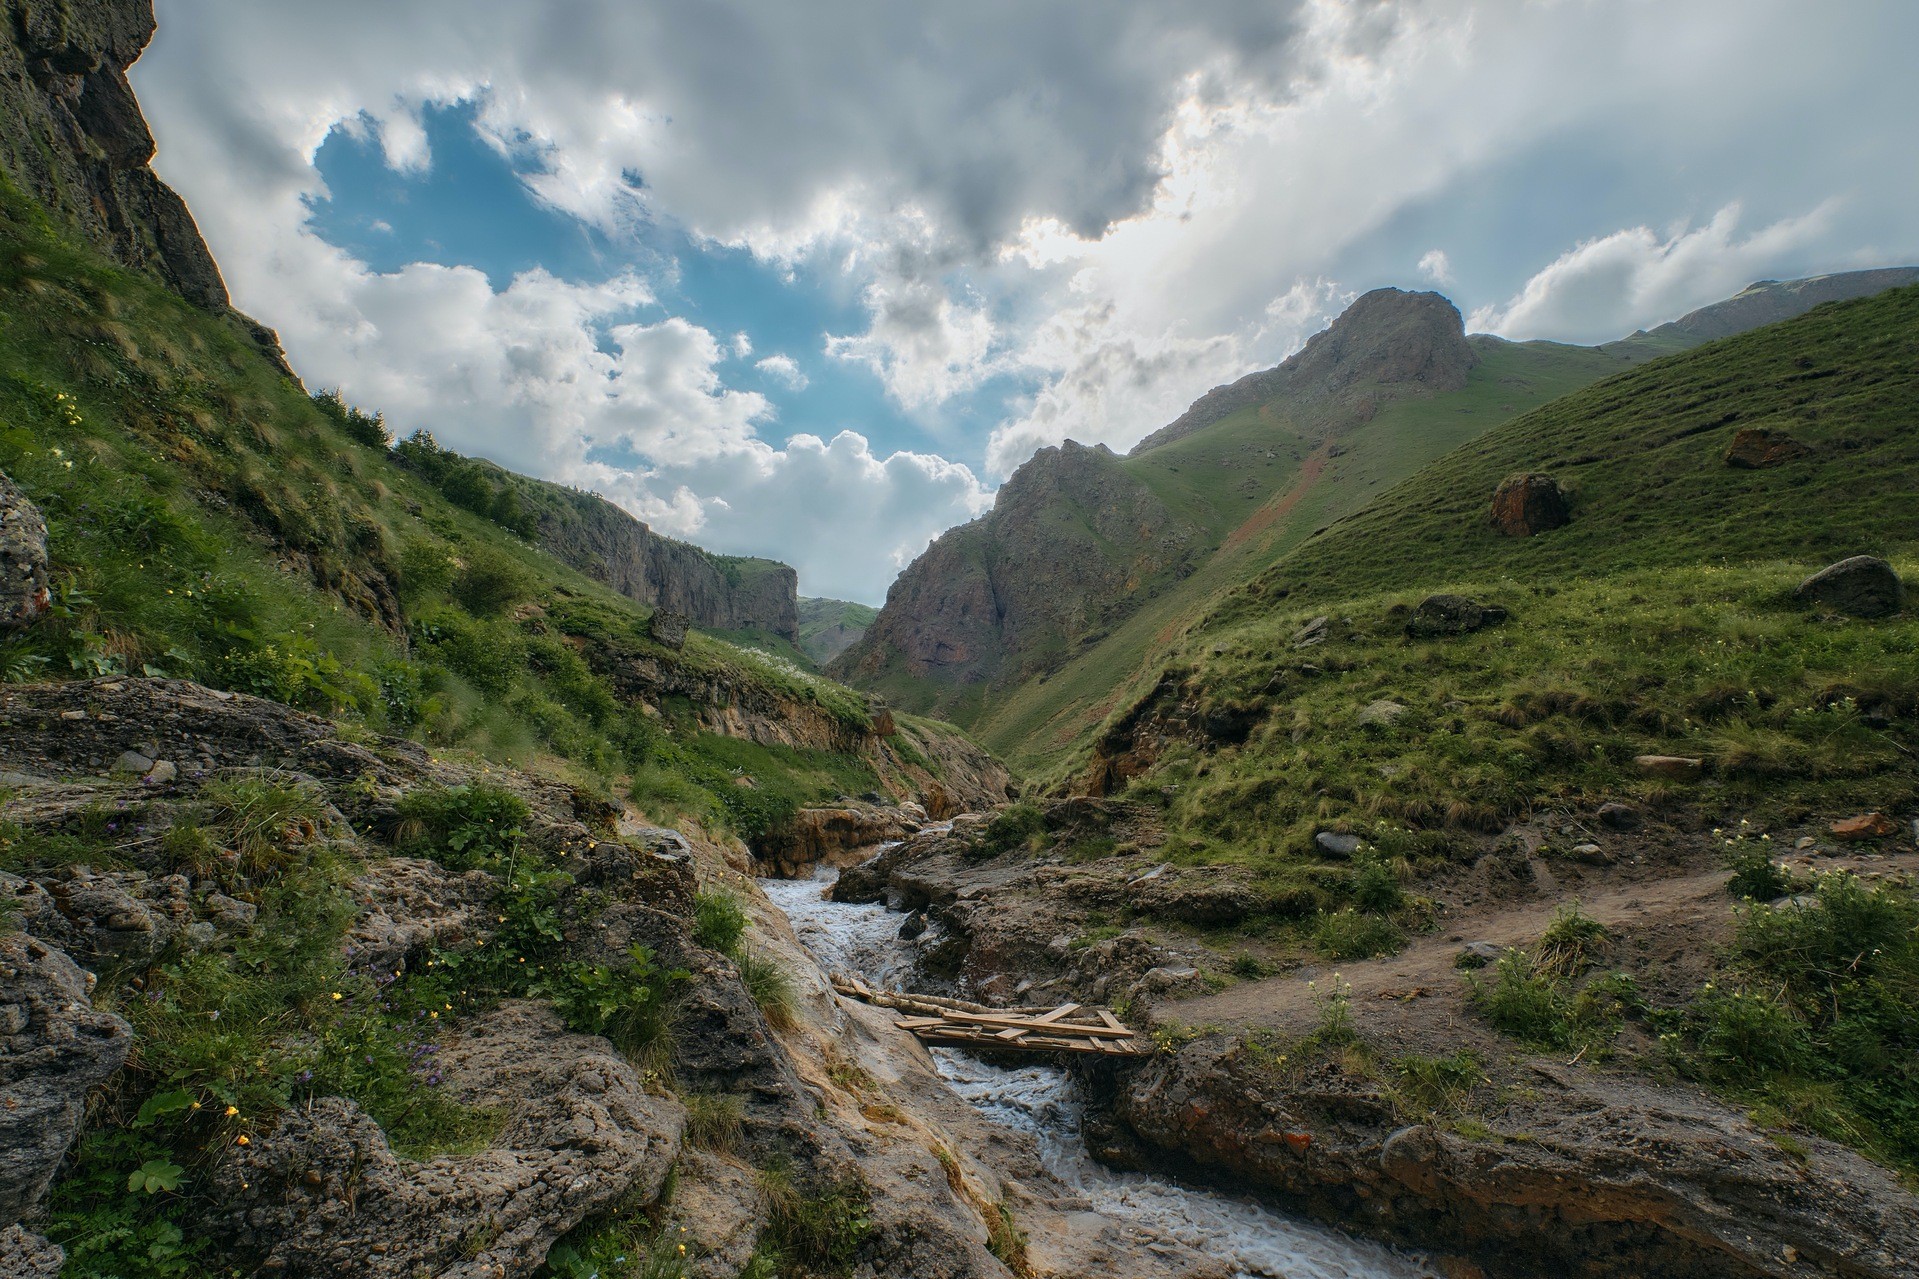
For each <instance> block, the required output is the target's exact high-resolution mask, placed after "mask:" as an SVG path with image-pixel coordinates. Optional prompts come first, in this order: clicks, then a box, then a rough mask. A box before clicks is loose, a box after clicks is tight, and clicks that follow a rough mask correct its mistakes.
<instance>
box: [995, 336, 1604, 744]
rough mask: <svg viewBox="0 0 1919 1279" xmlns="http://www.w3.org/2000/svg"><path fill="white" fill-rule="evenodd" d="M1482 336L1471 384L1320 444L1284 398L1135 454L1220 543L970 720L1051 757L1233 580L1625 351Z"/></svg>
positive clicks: (1398, 404)
mask: <svg viewBox="0 0 1919 1279" xmlns="http://www.w3.org/2000/svg"><path fill="white" fill-rule="evenodd" d="M1474 343H1475V345H1476V346H1477V347H1478V350H1479V353H1480V357H1481V362H1480V364H1479V366H1478V367H1476V368H1475V369H1473V371H1472V372H1471V374H1470V375H1469V377H1468V382H1467V386H1466V388H1465V389H1464V390H1462V391H1457V392H1452V393H1449V394H1445V395H1436V396H1415V397H1407V398H1404V399H1399V400H1395V401H1392V402H1391V403H1389V404H1387V405H1386V406H1385V407H1384V408H1382V409H1381V410H1380V411H1379V413H1378V414H1377V415H1376V416H1375V417H1373V418H1372V420H1370V421H1368V422H1365V423H1363V424H1360V425H1358V426H1356V427H1353V428H1351V429H1349V430H1346V431H1343V432H1341V433H1340V434H1339V435H1338V436H1337V438H1335V439H1334V440H1332V441H1329V442H1327V443H1325V444H1322V445H1317V446H1316V445H1314V444H1313V443H1312V442H1311V439H1310V434H1309V432H1308V431H1307V430H1306V429H1304V427H1301V426H1299V425H1297V424H1290V423H1289V422H1288V421H1287V420H1286V418H1285V417H1284V415H1283V414H1284V406H1283V405H1277V404H1268V405H1263V406H1260V407H1258V408H1250V409H1243V410H1241V411H1240V412H1238V413H1235V414H1233V415H1232V416H1231V417H1228V418H1225V419H1223V420H1222V421H1220V422H1218V423H1215V424H1214V425H1212V426H1209V427H1207V428H1205V429H1204V430H1202V431H1199V432H1197V433H1196V434H1194V435H1191V436H1188V437H1187V438H1185V439H1183V440H1179V441H1176V442H1174V443H1172V444H1168V445H1165V446H1162V447H1160V448H1156V449H1153V450H1151V451H1150V452H1147V453H1144V454H1142V455H1140V456H1138V457H1131V458H1127V459H1125V462H1124V465H1125V466H1126V467H1127V468H1128V469H1129V470H1131V471H1132V472H1133V473H1134V474H1135V475H1136V476H1138V477H1139V478H1140V479H1141V480H1143V481H1144V482H1145V483H1147V484H1148V485H1149V486H1151V487H1152V489H1153V490H1154V492H1155V493H1157V494H1158V495H1159V497H1160V499H1161V500H1162V501H1164V502H1166V503H1167V504H1168V505H1169V506H1171V507H1172V508H1173V509H1174V510H1176V511H1178V512H1179V513H1180V514H1181V515H1183V516H1185V517H1186V518H1188V519H1190V520H1192V521H1193V522H1194V523H1197V524H1200V525H1201V526H1202V527H1205V528H1207V529H1208V530H1209V531H1210V532H1211V533H1212V534H1213V536H1214V537H1215V538H1216V539H1217V541H1218V543H1219V550H1218V551H1217V552H1216V553H1215V554H1214V555H1213V556H1212V557H1210V558H1209V559H1208V560H1207V562H1206V563H1205V564H1204V565H1203V566H1202V567H1201V568H1200V570H1199V571H1198V572H1196V573H1194V574H1193V575H1192V576H1190V577H1188V578H1186V579H1184V580H1183V581H1180V582H1179V583H1178V584H1177V585H1176V586H1174V587H1173V588H1172V589H1170V590H1168V591H1166V592H1165V593H1163V594H1161V595H1159V596H1158V597H1157V598H1155V599H1152V600H1150V601H1149V602H1148V603H1147V604H1145V605H1144V606H1143V607H1142V608H1140V610H1139V611H1138V612H1136V613H1134V614H1133V615H1132V616H1131V617H1129V618H1128V619H1126V620H1125V621H1124V622H1122V623H1121V624H1120V625H1119V626H1117V627H1115V628H1113V630H1112V631H1111V633H1110V634H1107V635H1103V636H1101V637H1100V638H1099V639H1098V641H1097V642H1096V643H1095V644H1093V645H1091V646H1089V647H1087V648H1085V649H1084V650H1083V651H1082V652H1080V653H1078V654H1076V655H1074V656H1073V658H1072V659H1071V660H1070V661H1069V662H1067V663H1065V664H1064V665H1063V666H1062V667H1061V668H1060V669H1058V670H1056V671H1054V672H1053V673H1051V674H1049V675H1047V676H1046V677H1044V678H1043V679H1040V680H1037V681H1030V682H1028V683H1026V684H1024V685H1022V686H1020V687H1017V688H1013V689H1008V690H1006V691H1005V692H1004V693H1003V694H1001V695H999V696H996V697H995V698H993V699H992V702H991V709H990V710H989V711H988V712H987V713H986V714H985V715H984V716H983V717H982V718H981V719H980V720H979V721H978V722H977V723H976V724H974V725H973V730H974V731H975V732H976V733H977V734H978V735H979V736H980V737H981V739H982V740H984V741H986V742H987V743H989V744H990V745H991V746H992V748H993V749H994V750H996V751H998V752H1000V753H1001V754H1002V755H1004V756H1006V757H1007V758H1009V759H1012V760H1015V761H1016V762H1019V763H1021V764H1024V765H1026V766H1028V767H1038V768H1042V769H1043V768H1045V767H1046V766H1047V764H1048V763H1049V762H1050V761H1052V760H1054V759H1056V758H1057V757H1058V755H1059V752H1060V751H1061V750H1062V749H1068V748H1070V747H1071V746H1073V745H1074V744H1075V743H1080V742H1083V741H1084V740H1085V738H1086V736H1087V735H1088V734H1089V733H1090V732H1091V730H1092V729H1093V728H1095V727H1096V726H1097V725H1098V724H1099V722H1100V721H1101V720H1103V719H1104V718H1105V717H1106V715H1107V714H1108V713H1110V711H1111V710H1112V709H1113V707H1114V706H1115V705H1117V704H1118V701H1119V699H1120V698H1122V697H1123V696H1124V695H1125V693H1126V690H1128V689H1129V688H1130V687H1131V686H1132V685H1133V684H1134V683H1136V682H1137V681H1138V680H1140V679H1143V678H1146V677H1147V676H1149V675H1150V674H1151V673H1152V672H1153V671H1155V670H1156V669H1157V667H1158V661H1159V659H1160V658H1162V657H1163V655H1164V652H1165V648H1166V645H1167V644H1168V643H1169V642H1170V641H1171V640H1172V639H1173V638H1174V637H1176V636H1177V635H1178V634H1179V632H1180V631H1181V630H1183V629H1184V628H1185V626H1186V625H1187V624H1188V623H1190V621H1191V620H1192V619H1193V618H1195V617H1198V616H1201V615H1203V614H1205V613H1206V612H1208V611H1210V609H1211V607H1212V601H1214V600H1215V599H1216V598H1218V597H1219V596H1220V595H1221V594H1222V593H1223V592H1225V591H1227V590H1230V589H1231V588H1233V587H1235V586H1237V585H1239V584H1241V583H1243V582H1245V581H1246V580H1247V579H1248V578H1249V577H1251V576H1253V575H1254V574H1256V573H1258V572H1260V571H1262V570H1263V569H1265V568H1267V567H1268V566H1270V565H1271V564H1272V563H1273V561H1274V560H1275V559H1277V558H1278V557H1280V556H1282V555H1284V554H1285V553H1286V552H1287V551H1289V550H1291V549H1292V548H1293V547H1296V546H1298V545H1299V544H1300V543H1301V542H1303V541H1304V540H1305V539H1306V538H1308V537H1309V536H1311V534H1312V533H1313V531H1314V530H1315V529H1318V528H1321V527H1323V526H1324V525H1326V524H1327V523H1329V522H1331V521H1332V520H1335V519H1337V518H1339V517H1341V516H1343V515H1346V514H1349V513H1351V512H1352V511H1354V510H1357V509H1358V508H1359V507H1361V506H1362V505H1364V504H1365V503H1367V502H1369V501H1371V500H1372V499H1373V498H1375V497H1376V496H1378V495H1379V494H1380V493H1381V492H1382V490H1383V489H1384V488H1385V487H1389V486H1390V485H1392V484H1393V483H1395V482H1397V481H1398V480H1401V479H1403V478H1405V477H1406V476H1408V475H1411V474H1412V473H1413V472H1414V471H1416V470H1418V469H1419V468H1420V467H1422V466H1424V465H1426V464H1427V463H1428V462H1431V461H1432V460H1433V459H1435V458H1438V457H1440V456H1442V455H1443V454H1445V453H1447V452H1448V451H1450V450H1452V449H1453V448H1456V447H1457V446H1459V445H1460V444H1462V443H1464V442H1466V441H1468V440H1471V439H1474V438H1476V437H1478V436H1479V435H1481V434H1483V433H1484V432H1486V431H1488V430H1490V429H1491V428H1492V427H1494V426H1496V425H1498V424H1499V423H1501V422H1504V421H1507V420H1509V419H1510V418H1512V417H1513V416H1514V415H1515V414H1517V413H1520V412H1524V411H1525V410H1527V409H1531V408H1535V407H1537V406H1539V405H1541V404H1545V403H1547V402H1548V401H1551V400H1554V399H1557V398H1559V397H1560V396H1562V395H1565V394H1566V393H1568V392H1570V391H1573V390H1576V389H1578V388H1579V387H1582V386H1586V385H1588V384H1590V383H1592V382H1593V381H1595V380H1597V379H1599V378H1602V377H1605V376H1606V375H1608V374H1610V373H1613V372H1617V371H1618V370H1619V369H1620V368H1622V367H1625V366H1627V364H1628V362H1629V361H1628V357H1626V356H1621V355H1611V354H1607V353H1605V352H1602V351H1599V350H1596V349H1594V348H1589V347H1577V346H1565V345H1562V344H1559V343H1553V342H1525V343H1513V342H1502V341H1500V340H1498V339H1496V338H1476V339H1474Z"/></svg>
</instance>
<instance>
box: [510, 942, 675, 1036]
mask: <svg viewBox="0 0 1919 1279" xmlns="http://www.w3.org/2000/svg"><path fill="white" fill-rule="evenodd" d="M686 976H687V974H686V973H685V972H684V971H682V970H679V969H674V970H670V971H669V970H666V969H662V968H660V967H659V966H658V965H657V964H655V963H654V962H653V952H652V951H650V950H648V949H647V948H646V947H645V946H642V945H639V944H637V943H636V944H634V945H633V946H630V947H628V948H627V961H626V962H625V963H623V964H617V965H606V964H587V963H579V962H574V963H567V964H562V965H560V968H559V971H558V973H557V974H556V975H555V976H553V977H551V978H548V979H547V980H546V981H545V982H543V983H542V984H541V987H540V990H541V993H542V994H544V995H546V997H547V998H548V999H550V1000H552V1001H553V1007H554V1008H555V1009H556V1010H557V1011H558V1012H559V1014H560V1016H561V1017H563V1018H565V1019H566V1024H567V1027H568V1029H570V1030H575V1031H578V1032H579V1033H581V1034H583V1035H604V1036H606V1038H607V1039H608V1040H609V1041H610V1042H611V1043H612V1045H613V1046H614V1047H615V1048H617V1049H619V1050H620V1051H621V1052H623V1053H625V1054H626V1055H627V1056H628V1057H630V1058H632V1059H633V1060H635V1061H642V1060H644V1061H659V1060H662V1059H663V1058H664V1056H665V1052H666V1048H667V1045H668V1037H669V1034H670V1032H671V1030H672V1003H671V992H672V987H673V984H674V983H676V982H679V981H684V980H685V979H686Z"/></svg>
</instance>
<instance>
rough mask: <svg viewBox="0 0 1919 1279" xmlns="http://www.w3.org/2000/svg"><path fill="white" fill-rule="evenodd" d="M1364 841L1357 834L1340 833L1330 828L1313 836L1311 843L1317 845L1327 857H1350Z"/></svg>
mask: <svg viewBox="0 0 1919 1279" xmlns="http://www.w3.org/2000/svg"><path fill="white" fill-rule="evenodd" d="M1365 842H1366V841H1365V840H1363V839H1361V838H1360V837H1359V836H1357V835H1341V834H1339V833H1338V832H1337V831H1330V830H1323V831H1321V832H1319V834H1317V835H1315V836H1313V843H1315V844H1317V845H1319V851H1320V852H1322V853H1325V854H1326V855H1327V856H1329V857H1351V856H1352V855H1353V854H1354V853H1356V852H1358V851H1359V846H1360V845H1361V844H1363V843H1365Z"/></svg>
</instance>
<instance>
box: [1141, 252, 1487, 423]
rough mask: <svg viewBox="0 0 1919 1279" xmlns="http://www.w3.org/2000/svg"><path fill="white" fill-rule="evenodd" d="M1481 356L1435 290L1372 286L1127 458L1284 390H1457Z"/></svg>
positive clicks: (1321, 396)
mask: <svg viewBox="0 0 1919 1279" xmlns="http://www.w3.org/2000/svg"><path fill="white" fill-rule="evenodd" d="M1478 362H1479V356H1478V355H1477V354H1476V353H1475V352H1474V350H1473V348H1472V345H1471V344H1470V343H1468V342H1467V341H1466V324H1465V321H1464V320H1463V319H1461V318H1460V314H1459V308H1458V307H1456V306H1454V305H1453V304H1452V303H1451V302H1450V301H1448V300H1447V299H1446V298H1444V297H1442V296H1441V295H1439V294H1437V293H1409V292H1407V291H1406V290H1404V289H1391V288H1388V289H1374V290H1372V291H1371V292H1370V293H1362V294H1361V295H1360V296H1359V297H1358V298H1356V299H1354V301H1353V303H1352V305H1350V306H1348V307H1347V308H1346V310H1345V311H1343V312H1342V313H1341V314H1340V316H1339V318H1338V319H1337V320H1334V321H1333V323H1332V325H1331V326H1330V327H1329V328H1327V329H1325V330H1323V331H1321V332H1319V333H1316V334H1314V335H1313V336H1312V337H1311V338H1310V339H1309V340H1308V341H1307V343H1306V345H1305V346H1304V347H1303V348H1302V349H1301V350H1299V351H1298V352H1297V353H1295V354H1294V355H1292V356H1290V357H1289V358H1288V359H1287V360H1286V361H1285V362H1284V363H1283V364H1281V365H1280V366H1279V367H1278V368H1273V369H1267V370H1265V371H1263V372H1260V373H1250V374H1248V375H1246V376H1245V377H1243V378H1241V379H1239V380H1238V381H1237V382H1231V383H1228V384H1227V385H1225V386H1217V387H1214V388H1213V389H1212V390H1210V391H1208V392H1207V393H1206V394H1204V395H1202V396H1200V397H1199V399H1197V400H1195V401H1194V402H1193V405H1192V407H1191V408H1189V409H1187V410H1186V412H1184V413H1182V414H1181V415H1180V416H1179V417H1178V418H1177V419H1176V420H1175V421H1174V422H1173V423H1172V424H1171V425H1169V426H1164V427H1161V428H1160V429H1159V430H1157V431H1155V432H1153V433H1152V434H1151V435H1149V436H1147V437H1146V438H1145V439H1143V440H1141V441H1140V442H1139V443H1138V444H1137V445H1135V446H1134V448H1133V451H1132V453H1131V455H1130V456H1133V457H1137V456H1139V455H1140V454H1141V453H1144V452H1146V451H1148V450H1149V449H1154V448H1158V447H1159V446H1160V445H1162V444H1170V443H1172V442H1173V441H1174V440H1178V439H1184V438H1185V437H1186V436H1188V435H1191V434H1192V433H1193V432H1195V431H1198V430H1202V429H1204V428H1205V427H1208V426H1211V425H1212V424H1213V423H1215V422H1217V421H1219V420H1220V419H1222V418H1224V417H1227V416H1229V415H1230V414H1232V413H1235V412H1237V411H1238V410H1240V409H1242V408H1245V407H1246V406H1247V405H1249V404H1260V403H1264V402H1266V401H1269V400H1273V399H1276V398H1278V397H1279V396H1281V395H1286V396H1287V397H1288V398H1289V399H1291V400H1292V401H1293V402H1294V403H1296V404H1299V405H1301V406H1302V407H1303V408H1309V409H1310V408H1312V407H1315V406H1317V405H1323V404H1325V403H1326V402H1328V401H1330V400H1333V399H1336V398H1339V397H1341V395H1342V393H1345V392H1348V391H1353V390H1357V389H1359V388H1365V390H1366V392H1367V393H1369V394H1370V393H1373V392H1374V389H1375V388H1380V387H1392V388H1398V389H1401V390H1419V391H1457V390H1459V389H1460V388H1462V387H1464V386H1465V385H1466V375H1467V373H1469V372H1470V371H1471V370H1472V367H1473V366H1474V365H1475V364H1477V363H1478Z"/></svg>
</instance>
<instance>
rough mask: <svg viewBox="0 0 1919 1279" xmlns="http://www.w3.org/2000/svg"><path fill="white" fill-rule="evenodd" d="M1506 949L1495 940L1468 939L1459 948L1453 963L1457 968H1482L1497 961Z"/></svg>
mask: <svg viewBox="0 0 1919 1279" xmlns="http://www.w3.org/2000/svg"><path fill="white" fill-rule="evenodd" d="M1506 950H1507V948H1506V947H1504V946H1502V945H1500V944H1499V943H1498V942H1496V941H1469V942H1467V943H1466V944H1465V945H1464V946H1461V947H1460V948H1459V957H1458V958H1457V959H1455V960H1454V961H1453V964H1454V966H1455V967H1458V968H1484V967H1485V966H1486V965H1487V964H1492V963H1497V962H1498V961H1499V958H1500V956H1502V955H1504V954H1505V953H1506Z"/></svg>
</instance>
